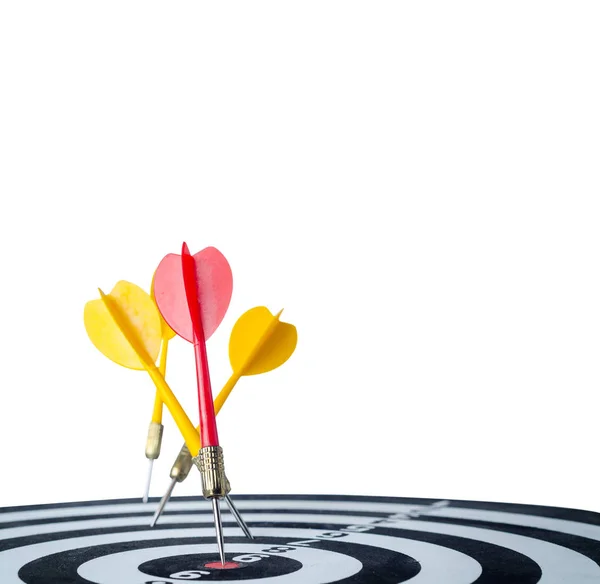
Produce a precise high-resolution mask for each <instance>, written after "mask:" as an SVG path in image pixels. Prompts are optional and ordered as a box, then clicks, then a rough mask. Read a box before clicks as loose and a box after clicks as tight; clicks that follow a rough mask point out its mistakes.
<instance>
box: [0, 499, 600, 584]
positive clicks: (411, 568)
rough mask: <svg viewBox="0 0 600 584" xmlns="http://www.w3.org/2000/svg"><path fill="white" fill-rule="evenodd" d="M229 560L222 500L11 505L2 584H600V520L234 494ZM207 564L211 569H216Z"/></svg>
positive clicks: (523, 508) (1, 538)
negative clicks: (222, 559) (222, 547)
mask: <svg viewBox="0 0 600 584" xmlns="http://www.w3.org/2000/svg"><path fill="white" fill-rule="evenodd" d="M234 500H235V502H236V505H237V507H238V509H239V511H240V512H241V513H242V514H243V516H244V518H245V519H246V521H247V523H248V524H249V526H250V528H251V530H252V532H253V534H254V535H255V539H254V540H248V539H246V538H244V537H243V534H242V532H241V530H240V529H239V527H238V526H237V524H236V523H235V522H234V520H233V517H232V516H231V515H230V514H229V512H228V511H227V509H226V508H225V507H224V508H223V521H224V531H225V544H226V555H227V560H228V561H230V562H232V565H233V567H232V568H231V569H227V570H225V569H217V568H215V567H214V564H213V563H212V562H215V561H216V560H217V559H218V556H217V549H216V544H215V534H214V527H213V525H212V513H211V508H210V504H209V503H208V502H207V501H205V500H203V499H200V498H196V497H178V498H174V499H173V500H172V501H171V502H170V503H169V504H168V506H167V508H166V511H165V513H164V515H163V516H162V517H161V520H160V521H159V523H158V524H157V525H156V526H155V527H154V528H150V527H149V523H150V519H151V517H152V515H153V513H154V511H155V508H156V505H157V504H158V500H156V499H151V500H150V502H149V503H147V504H144V503H142V502H140V501H139V500H138V499H119V500H107V501H88V502H75V503H62V504H55V505H35V506H27V507H7V508H1V509H0V576H1V577H0V582H1V584H16V583H25V584H55V583H59V584H78V583H86V584H89V583H93V584H121V583H122V584H172V583H175V584H177V583H181V582H196V581H199V582H208V581H229V582H244V583H245V584H252V583H260V582H263V581H265V582H267V583H269V584H278V583H280V582H281V583H287V584H312V583H318V584H326V583H330V582H331V583H333V582H336V583H340V582H343V583H346V584H361V583H368V584H399V583H403V582H410V583H411V584H471V583H477V584H534V583H538V582H539V583H541V584H559V583H568V584H592V583H597V584H600V514H598V513H593V512H589V511H579V510H574V509H561V508H556V507H542V506H535V505H515V504H506V503H485V502H474V501H452V500H437V499H406V498H390V497H353V496H332V495H247V496H236V497H234ZM207 564H208V567H207Z"/></svg>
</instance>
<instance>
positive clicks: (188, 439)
mask: <svg viewBox="0 0 600 584" xmlns="http://www.w3.org/2000/svg"><path fill="white" fill-rule="evenodd" d="M145 365H146V364H145ZM145 368H146V371H148V373H149V374H150V377H151V378H152V381H154V385H155V386H156V389H157V390H158V391H159V393H160V397H161V399H162V401H163V403H164V404H165V405H166V406H167V409H168V410H169V412H170V413H171V416H173V419H174V420H175V423H176V424H177V428H179V431H180V432H181V434H182V436H183V439H184V440H185V443H186V445H187V447H188V449H189V451H190V452H192V453H196V452H199V451H200V434H199V433H198V430H197V429H196V428H194V425H193V424H192V422H191V421H190V419H189V418H188V416H187V414H186V413H185V411H184V409H183V408H182V407H181V404H180V403H179V401H178V400H177V398H176V397H175V394H174V393H173V392H172V391H171V388H170V387H169V385H168V383H167V382H166V381H165V378H164V377H163V376H162V375H161V373H160V371H159V370H158V368H157V367H156V365H154V364H152V365H146V367H145Z"/></svg>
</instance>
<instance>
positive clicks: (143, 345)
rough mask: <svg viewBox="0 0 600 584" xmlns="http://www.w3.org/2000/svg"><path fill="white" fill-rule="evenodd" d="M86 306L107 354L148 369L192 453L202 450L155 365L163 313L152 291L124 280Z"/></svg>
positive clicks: (88, 324) (89, 324) (87, 319)
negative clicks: (150, 293)
mask: <svg viewBox="0 0 600 584" xmlns="http://www.w3.org/2000/svg"><path fill="white" fill-rule="evenodd" d="M98 291H99V292H100V299H99V300H92V301H91V302H88V303H87V304H86V305H85V309H84V313H83V318H84V324H85V328H86V331H87V334H88V336H89V337H90V340H91V341H92V343H93V344H94V345H95V346H96V348H97V349H98V350H99V351H100V352H101V353H103V354H104V355H105V356H106V357H108V358H109V359H111V360H112V361H114V362H115V363H118V364H119V365H122V366H123V367H128V368H130V369H137V370H142V369H145V370H146V371H147V372H148V374H149V375H150V377H151V379H152V381H153V382H154V385H155V386H156V389H157V391H158V392H159V394H160V398H161V400H162V402H163V403H164V404H165V405H166V406H167V408H168V410H169V412H170V413H171V415H172V416H173V419H174V420H175V423H176V424H177V427H178V428H179V431H180V432H181V434H182V436H183V438H184V440H185V442H186V444H187V446H188V448H189V450H190V452H198V451H199V450H200V436H199V434H198V431H197V430H196V429H195V428H194V425H193V424H192V422H191V421H190V419H189V418H188V416H187V414H186V413H185V411H184V410H183V408H182V407H181V405H180V403H179V401H178V400H177V398H176V397H175V395H174V394H173V392H172V391H171V388H170V387H169V385H168V384H167V382H166V381H165V378H164V376H163V375H162V373H161V372H160V371H159V369H158V367H156V365H155V362H156V359H157V358H158V353H159V350H160V345H161V340H162V338H163V337H162V327H161V320H160V314H159V312H158V309H157V308H156V305H155V304H154V301H153V300H152V298H151V297H150V295H149V294H147V293H146V292H144V290H142V289H141V288H140V287H139V286H136V285H135V284H132V283H130V282H125V281H121V282H118V283H117V284H116V286H115V287H114V288H113V290H112V291H111V293H110V294H104V292H102V290H100V289H98Z"/></svg>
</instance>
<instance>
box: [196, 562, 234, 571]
mask: <svg viewBox="0 0 600 584" xmlns="http://www.w3.org/2000/svg"><path fill="white" fill-rule="evenodd" d="M204 567H205V568H208V569H209V570H233V569H234V568H239V567H240V565H239V564H238V563H237V562H225V563H224V564H221V562H208V564H204Z"/></svg>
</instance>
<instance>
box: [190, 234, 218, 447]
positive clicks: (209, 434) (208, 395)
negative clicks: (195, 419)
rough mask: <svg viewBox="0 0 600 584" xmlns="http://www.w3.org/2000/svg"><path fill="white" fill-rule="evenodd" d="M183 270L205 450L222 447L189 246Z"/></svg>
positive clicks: (194, 267) (194, 270)
mask: <svg viewBox="0 0 600 584" xmlns="http://www.w3.org/2000/svg"><path fill="white" fill-rule="evenodd" d="M181 268H182V271H183V283H184V286H185V294H186V298H187V303H188V307H189V310H190V317H191V320H192V327H193V331H194V356H195V358H196V380H197V384H198V409H199V411H200V441H201V443H202V447H203V448H204V447H206V446H219V435H218V433H217V421H216V416H215V408H214V405H213V397H212V388H211V384H210V373H209V370H208V357H207V355H206V340H205V338H204V330H203V327H202V318H201V316H200V303H199V300H198V285H197V280H196V264H195V262H194V258H193V257H192V256H191V254H190V251H189V249H188V247H187V245H186V244H185V243H184V244H183V247H182V250H181Z"/></svg>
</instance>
